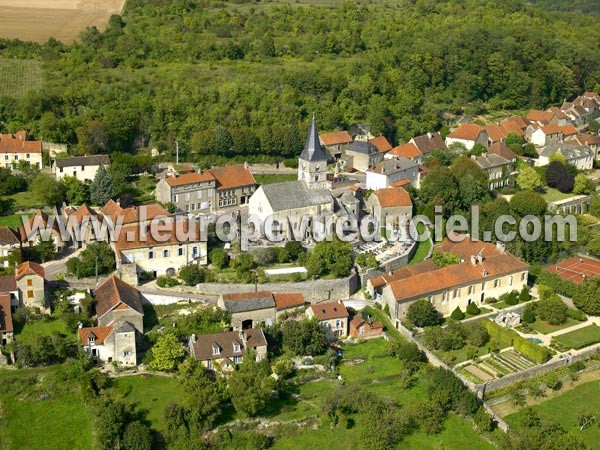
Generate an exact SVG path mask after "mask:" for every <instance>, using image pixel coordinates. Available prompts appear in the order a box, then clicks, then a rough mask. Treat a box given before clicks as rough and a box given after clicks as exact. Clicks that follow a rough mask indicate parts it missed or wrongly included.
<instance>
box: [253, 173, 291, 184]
mask: <svg viewBox="0 0 600 450" xmlns="http://www.w3.org/2000/svg"><path fill="white" fill-rule="evenodd" d="M254 179H255V180H256V182H257V183H258V184H273V183H283V182H284V181H296V180H297V179H298V175H297V174H295V173H280V174H274V173H267V174H256V175H254Z"/></svg>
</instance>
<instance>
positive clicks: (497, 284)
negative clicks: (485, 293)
mask: <svg viewBox="0 0 600 450" xmlns="http://www.w3.org/2000/svg"><path fill="white" fill-rule="evenodd" d="M494 287H495V288H497V287H500V280H499V279H498V280H494Z"/></svg>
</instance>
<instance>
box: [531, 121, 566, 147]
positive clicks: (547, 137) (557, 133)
mask: <svg viewBox="0 0 600 450" xmlns="http://www.w3.org/2000/svg"><path fill="white" fill-rule="evenodd" d="M529 128H531V129H532V130H531V131H530V130H529ZM527 135H528V137H529V138H528V140H529V142H531V143H532V144H533V145H535V146H536V147H543V146H544V145H546V144H548V143H549V142H562V141H563V133H562V131H561V128H560V127H559V126H558V125H557V124H555V123H551V124H549V125H544V126H538V127H536V126H535V125H530V126H529V127H528V133H527Z"/></svg>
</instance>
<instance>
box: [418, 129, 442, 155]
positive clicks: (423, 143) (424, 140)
mask: <svg viewBox="0 0 600 450" xmlns="http://www.w3.org/2000/svg"><path fill="white" fill-rule="evenodd" d="M410 142H412V143H413V144H415V147H417V148H418V149H419V151H420V152H421V153H422V154H423V155H428V154H429V153H431V152H433V151H434V150H442V149H444V148H446V144H445V142H444V140H443V139H442V135H441V134H440V133H427V134H423V135H421V136H415V137H414V138H412V139H411V140H410Z"/></svg>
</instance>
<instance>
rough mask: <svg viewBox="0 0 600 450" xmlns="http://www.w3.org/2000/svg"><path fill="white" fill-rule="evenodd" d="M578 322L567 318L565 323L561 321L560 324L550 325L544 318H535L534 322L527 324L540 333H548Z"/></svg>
mask: <svg viewBox="0 0 600 450" xmlns="http://www.w3.org/2000/svg"><path fill="white" fill-rule="evenodd" d="M578 323H579V322H578V321H576V320H575V319H571V318H570V317H568V318H567V320H566V322H565V323H561V324H560V325H552V324H550V323H548V322H546V321H544V320H536V321H535V322H533V323H531V324H529V325H530V326H531V328H533V329H534V330H535V331H537V332H538V333H541V334H549V333H554V332H555V331H558V330H564V329H565V328H569V327H572V326H573V325H577V324H578Z"/></svg>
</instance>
